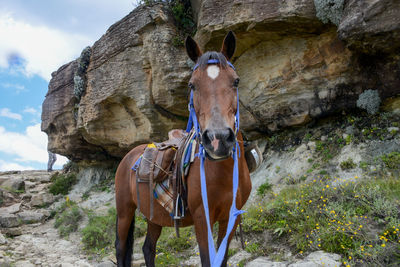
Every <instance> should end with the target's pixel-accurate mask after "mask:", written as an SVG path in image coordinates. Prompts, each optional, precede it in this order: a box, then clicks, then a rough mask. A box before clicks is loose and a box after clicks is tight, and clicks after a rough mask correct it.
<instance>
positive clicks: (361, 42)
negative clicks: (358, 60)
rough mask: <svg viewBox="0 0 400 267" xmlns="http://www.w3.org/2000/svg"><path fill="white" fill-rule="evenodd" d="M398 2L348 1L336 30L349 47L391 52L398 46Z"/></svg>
mask: <svg viewBox="0 0 400 267" xmlns="http://www.w3.org/2000/svg"><path fill="white" fill-rule="evenodd" d="M399 17H400V2H399V1H396V0H384V1H378V0H374V1H357V0H350V1H347V3H346V6H345V10H344V14H343V17H342V21H341V23H340V25H339V29H338V33H339V37H340V38H341V39H344V40H346V42H347V43H348V44H349V46H350V47H351V48H354V49H357V50H360V51H363V52H366V53H369V52H371V51H373V52H376V53H382V52H385V53H390V52H393V51H396V50H398V49H399V48H400V20H399Z"/></svg>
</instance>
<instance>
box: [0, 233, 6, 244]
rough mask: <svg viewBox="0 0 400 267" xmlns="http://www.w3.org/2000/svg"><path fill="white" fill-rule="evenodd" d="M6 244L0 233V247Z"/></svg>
mask: <svg viewBox="0 0 400 267" xmlns="http://www.w3.org/2000/svg"><path fill="white" fill-rule="evenodd" d="M4 244H7V239H6V238H5V237H4V235H3V234H2V233H1V232H0V245H4Z"/></svg>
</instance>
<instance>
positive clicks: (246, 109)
mask: <svg viewBox="0 0 400 267" xmlns="http://www.w3.org/2000/svg"><path fill="white" fill-rule="evenodd" d="M191 2H192V7H193V11H194V17H195V18H196V23H197V33H196V36H195V39H196V40H197V41H198V42H199V44H200V46H201V48H202V49H203V50H204V51H206V50H218V49H219V46H220V44H221V42H222V38H223V37H224V36H225V34H226V33H227V31H228V30H233V31H234V32H235V34H236V36H237V39H238V43H237V50H236V53H235V56H234V58H233V59H232V62H233V64H234V65H235V66H236V69H237V72H238V74H239V76H240V77H241V83H240V86H239V89H240V98H241V116H242V119H241V122H242V125H241V127H242V129H243V130H244V132H245V135H246V136H248V137H252V136H253V137H256V136H258V135H260V134H265V133H268V132H271V131H276V130H279V129H282V128H285V127H290V126H298V125H302V124H305V123H307V122H309V121H311V120H313V119H315V118H319V117H323V116H327V115H330V114H332V113H338V112H341V111H342V110H346V109H354V108H356V101H357V99H358V96H359V95H360V94H361V93H362V92H363V91H365V90H368V89H373V90H377V91H378V92H379V95H380V98H381V99H385V98H388V97H392V96H395V95H397V94H399V93H400V56H399V55H398V51H399V47H400V45H399V46H397V44H398V43H400V42H399V31H400V22H399V20H398V19H397V18H398V17H399V14H398V13H399V12H400V11H399V10H400V8H399V4H398V1H395V0H374V1H352V0H351V1H346V4H345V6H344V10H343V16H342V19H341V21H340V24H339V27H338V28H336V26H334V25H333V24H323V23H322V22H321V21H320V20H319V19H318V18H317V17H316V11H315V6H314V1H313V0H288V1H278V0H268V1H256V0H251V1H228V0H219V1H212V0H202V1H191ZM177 31H178V30H177V28H176V26H175V25H174V19H173V17H172V15H171V14H170V12H169V11H168V9H167V6H165V5H163V4H157V5H153V6H141V7H139V8H137V9H135V10H134V11H132V12H131V13H130V14H129V15H127V16H126V17H125V18H123V19H122V20H121V21H119V22H117V23H116V24H114V25H113V26H111V27H110V29H109V30H108V31H107V32H106V33H105V35H103V36H102V37H101V38H100V39H99V40H98V41H97V42H96V43H95V44H94V45H93V46H92V47H91V56H90V61H89V65H88V68H87V70H86V74H85V75H86V76H85V79H84V80H86V83H85V88H84V90H83V94H82V95H79V97H77V96H75V95H74V76H75V75H76V73H77V69H78V68H79V66H78V65H79V64H78V62H80V61H79V59H78V60H75V61H73V62H70V63H68V64H66V65H64V66H63V67H61V68H60V69H59V70H58V71H57V72H55V73H53V78H52V80H51V82H50V84H49V92H48V94H47V96H46V99H45V101H44V103H43V113H42V130H43V131H45V132H46V133H47V134H48V136H49V149H50V150H52V151H54V152H57V153H59V154H63V155H66V156H68V157H69V158H70V159H73V160H76V161H79V160H96V161H103V160H106V159H119V158H121V157H123V156H124V155H125V153H126V152H127V151H129V150H130V149H131V148H132V147H134V146H135V145H137V144H139V143H145V142H149V141H150V140H155V141H160V140H162V139H164V138H166V135H167V132H168V130H170V129H172V128H182V127H184V125H185V123H186V117H187V115H188V112H187V89H186V87H187V86H186V84H187V82H188V79H189V77H190V64H191V63H190V62H189V61H188V59H187V56H186V53H185V51H184V48H183V47H175V46H173V45H172V43H173V41H174V38H176V36H177Z"/></svg>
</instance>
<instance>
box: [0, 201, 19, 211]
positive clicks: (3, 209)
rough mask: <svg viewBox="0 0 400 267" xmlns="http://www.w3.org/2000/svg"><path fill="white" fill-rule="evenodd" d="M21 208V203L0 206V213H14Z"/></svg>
mask: <svg viewBox="0 0 400 267" xmlns="http://www.w3.org/2000/svg"><path fill="white" fill-rule="evenodd" d="M20 208H21V203H16V204H13V205H11V206H8V207H3V208H0V214H15V213H17V212H19V209H20Z"/></svg>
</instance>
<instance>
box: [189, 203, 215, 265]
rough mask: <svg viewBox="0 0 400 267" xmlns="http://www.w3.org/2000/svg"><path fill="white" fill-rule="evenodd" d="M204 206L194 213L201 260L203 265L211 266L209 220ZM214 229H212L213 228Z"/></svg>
mask: <svg viewBox="0 0 400 267" xmlns="http://www.w3.org/2000/svg"><path fill="white" fill-rule="evenodd" d="M202 209H203V207H202V206H201V208H199V209H197V211H196V213H195V214H194V215H193V219H194V230H195V232H196V239H197V243H198V244H199V252H200V260H201V266H202V267H209V266H211V264H210V255H209V254H208V231H207V222H206V220H205V217H204V211H203V210H202ZM211 230H212V229H211Z"/></svg>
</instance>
